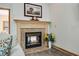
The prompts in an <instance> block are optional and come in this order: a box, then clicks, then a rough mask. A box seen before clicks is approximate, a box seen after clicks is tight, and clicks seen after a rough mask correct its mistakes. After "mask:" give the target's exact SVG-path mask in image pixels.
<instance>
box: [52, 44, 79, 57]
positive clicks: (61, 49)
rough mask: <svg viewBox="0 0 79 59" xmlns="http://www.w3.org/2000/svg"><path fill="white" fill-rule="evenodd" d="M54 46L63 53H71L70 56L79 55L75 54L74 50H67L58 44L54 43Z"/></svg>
mask: <svg viewBox="0 0 79 59" xmlns="http://www.w3.org/2000/svg"><path fill="white" fill-rule="evenodd" d="M53 48H55V49H57V50H58V51H61V52H62V53H64V54H66V55H69V56H70V55H71V56H79V55H77V54H75V53H73V52H70V51H67V50H65V49H63V48H61V47H58V46H56V45H53Z"/></svg>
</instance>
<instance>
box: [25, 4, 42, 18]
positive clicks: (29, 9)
mask: <svg viewBox="0 0 79 59" xmlns="http://www.w3.org/2000/svg"><path fill="white" fill-rule="evenodd" d="M24 16H28V17H32V18H34V17H36V18H42V6H41V5H36V4H31V3H24Z"/></svg>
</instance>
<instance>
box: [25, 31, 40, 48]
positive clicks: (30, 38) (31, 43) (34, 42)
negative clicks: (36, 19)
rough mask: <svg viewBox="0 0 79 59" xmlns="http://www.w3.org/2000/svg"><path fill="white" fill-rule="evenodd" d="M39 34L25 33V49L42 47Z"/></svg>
mask: <svg viewBox="0 0 79 59" xmlns="http://www.w3.org/2000/svg"><path fill="white" fill-rule="evenodd" d="M41 38H42V33H41V32H26V33H25V48H26V49H27V48H33V47H39V46H41V45H42V40H41Z"/></svg>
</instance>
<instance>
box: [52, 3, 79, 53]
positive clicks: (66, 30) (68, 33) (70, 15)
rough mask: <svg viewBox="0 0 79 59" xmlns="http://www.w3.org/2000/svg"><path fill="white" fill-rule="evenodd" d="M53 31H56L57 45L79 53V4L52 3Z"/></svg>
mask: <svg viewBox="0 0 79 59" xmlns="http://www.w3.org/2000/svg"><path fill="white" fill-rule="evenodd" d="M50 7H51V8H50V9H51V12H52V13H51V14H52V22H53V21H54V22H55V24H56V28H55V27H53V26H54V25H55V24H53V23H52V25H51V26H52V30H51V31H52V32H56V42H55V45H57V46H59V47H61V48H64V49H66V50H69V51H71V52H74V53H78V54H79V9H78V8H79V7H78V4H50Z"/></svg>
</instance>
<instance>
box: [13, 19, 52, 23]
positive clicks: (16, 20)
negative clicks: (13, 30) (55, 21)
mask: <svg viewBox="0 0 79 59" xmlns="http://www.w3.org/2000/svg"><path fill="white" fill-rule="evenodd" d="M14 21H15V22H39V23H51V22H50V21H35V20H20V19H14Z"/></svg>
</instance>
